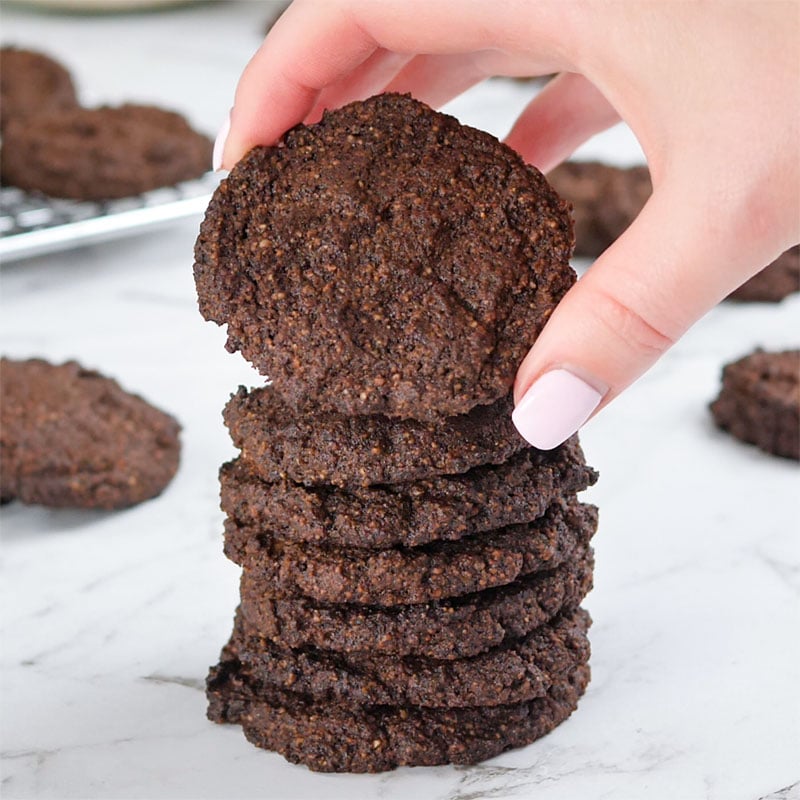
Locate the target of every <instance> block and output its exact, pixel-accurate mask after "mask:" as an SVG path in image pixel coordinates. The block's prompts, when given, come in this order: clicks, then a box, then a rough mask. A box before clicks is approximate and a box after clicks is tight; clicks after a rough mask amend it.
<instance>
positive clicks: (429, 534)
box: [220, 437, 597, 562]
mask: <svg viewBox="0 0 800 800" xmlns="http://www.w3.org/2000/svg"><path fill="white" fill-rule="evenodd" d="M596 479H597V473H596V472H595V471H594V470H593V469H591V467H588V466H586V462H585V460H584V456H583V451H582V450H581V447H580V444H579V443H578V439H577V437H572V438H571V439H569V440H568V441H567V442H565V443H564V444H563V445H561V446H560V447H558V448H556V449H554V450H549V451H541V450H536V449H534V448H529V449H527V450H523V451H522V452H521V453H518V454H517V455H515V456H513V457H512V458H511V459H510V460H509V461H507V462H506V463H505V464H501V465H499V466H487V467H475V468H474V469H472V470H470V471H469V472H466V473H464V474H463V475H446V476H440V477H437V478H431V479H430V480H425V481H412V482H408V483H399V484H391V485H381V486H370V487H368V488H362V487H351V488H347V489H332V488H330V487H313V488H307V487H304V486H300V485H299V484H295V483H293V482H291V481H288V480H286V479H284V480H281V481H277V482H275V483H265V482H264V481H262V480H260V479H259V478H258V477H256V476H255V475H253V473H252V471H251V470H250V469H249V465H248V464H247V463H246V462H244V461H242V460H241V459H236V460H235V461H231V462H229V463H227V464H224V465H223V466H222V468H221V470H220V484H221V487H222V492H221V494H222V509H223V511H225V512H226V513H227V514H228V515H229V516H230V517H231V519H232V520H234V521H235V522H236V523H237V525H236V527H230V528H229V530H228V532H227V535H226V542H225V547H226V552H227V554H228V556H229V557H230V558H231V559H233V560H234V561H237V562H241V561H242V560H243V559H244V558H245V554H246V552H247V550H248V548H249V547H251V546H252V545H251V544H250V538H251V536H250V529H251V528H254V527H255V528H261V529H263V530H265V531H269V533H270V534H271V535H272V536H273V537H275V538H276V539H281V540H285V541H295V542H310V543H322V544H327V545H333V546H341V547H347V548H370V549H381V548H386V547H393V546H395V545H403V546H406V547H414V546H417V545H422V544H426V543H427V542H431V541H436V540H455V539H460V538H462V537H463V536H470V535H472V534H476V533H480V532H481V531H489V530H494V529H496V528H502V527H505V526H507V525H514V524H516V523H521V522H530V521H531V520H533V519H536V518H537V517H540V516H541V515H542V514H543V513H544V512H545V509H546V508H547V507H548V506H549V505H550V504H551V503H552V502H553V501H555V500H556V499H558V498H559V497H565V498H568V497H570V496H572V495H574V494H575V492H579V491H582V490H583V489H585V488H587V487H588V486H591V485H592V484H594V482H595V480H596Z"/></svg>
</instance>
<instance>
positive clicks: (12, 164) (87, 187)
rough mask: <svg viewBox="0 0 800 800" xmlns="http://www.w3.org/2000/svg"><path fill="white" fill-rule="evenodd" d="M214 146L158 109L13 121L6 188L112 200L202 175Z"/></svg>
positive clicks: (5, 151) (0, 158)
mask: <svg viewBox="0 0 800 800" xmlns="http://www.w3.org/2000/svg"><path fill="white" fill-rule="evenodd" d="M210 164H211V142H210V140H209V139H207V138H206V137H205V136H202V135H201V134H199V133H197V132H195V131H194V130H192V129H191V128H190V127H189V125H188V124H187V122H186V120H185V119H184V118H183V117H182V116H180V114H175V113H173V112H171V111H165V110H163V109H160V108H155V107H153V106H137V105H123V106H119V107H118V108H111V107H108V106H103V107H102V108H93V109H88V108H75V109H67V110H63V111H56V112H52V113H48V114H40V115H38V116H36V117H33V118H30V119H27V120H24V121H22V120H11V121H10V122H9V124H8V126H7V127H6V129H5V130H4V131H3V148H2V153H1V154H0V172H1V173H2V179H3V182H4V183H6V184H9V185H12V186H19V187H20V188H21V189H25V190H27V191H37V192H42V193H44V194H47V195H51V196H52V197H70V198H75V199H78V200H107V199H112V198H118V197H127V196H130V195H137V194H141V193H142V192H146V191H148V190H149V189H155V188H157V187H159V186H170V185H172V184H175V183H179V182H180V181H185V180H189V179H191V178H197V177H199V176H200V175H203V174H204V173H205V172H206V171H207V170H208V169H209V168H210Z"/></svg>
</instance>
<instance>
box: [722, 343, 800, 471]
mask: <svg viewBox="0 0 800 800" xmlns="http://www.w3.org/2000/svg"><path fill="white" fill-rule="evenodd" d="M711 413H712V415H713V416H714V420H715V422H716V423H717V425H718V426H719V427H720V428H722V429H723V430H725V431H728V433H730V434H731V435H732V436H735V437H736V438H737V439H741V440H742V441H743V442H748V443H750V444H754V445H756V446H757V447H759V448H761V449H762V450H764V451H765V452H767V453H772V454H773V455H776V456H783V457H784V458H793V459H796V460H800V350H785V351H783V352H776V353H769V352H765V351H763V350H756V351H755V352H754V353H751V354H750V355H747V356H744V357H743V358H740V359H739V360H738V361H734V362H733V363H732V364H727V365H726V366H725V367H724V368H723V370H722V388H721V389H720V393H719V396H718V397H717V399H716V400H714V402H713V403H711Z"/></svg>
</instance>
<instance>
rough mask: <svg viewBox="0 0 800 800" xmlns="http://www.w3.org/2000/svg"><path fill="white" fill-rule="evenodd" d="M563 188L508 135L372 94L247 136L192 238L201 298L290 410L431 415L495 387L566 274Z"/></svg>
mask: <svg viewBox="0 0 800 800" xmlns="http://www.w3.org/2000/svg"><path fill="white" fill-rule="evenodd" d="M571 249H572V230H571V224H570V221H569V215H568V213H567V210H566V204H564V203H563V202H562V201H561V200H559V198H558V197H557V196H556V194H555V192H553V191H552V189H551V188H550V187H549V185H548V184H547V182H546V181H545V179H544V178H543V177H542V175H541V174H540V173H539V172H538V171H537V170H535V169H534V168H532V167H529V166H527V165H526V164H525V163H524V162H523V161H522V159H521V158H520V157H519V155H517V154H516V153H515V152H514V151H512V150H511V149H510V148H508V147H506V146H505V145H503V144H501V143H500V142H498V141H497V139H495V138H494V137H492V136H490V135H489V134H486V133H483V132H482V131H478V130H475V129H473V128H468V127H466V126H462V125H460V124H459V123H458V121H457V120H455V119H454V118H453V117H449V116H446V115H444V114H440V113H437V112H435V111H432V110H431V109H430V108H428V107H427V106H425V105H424V104H422V103H419V102H417V101H416V100H413V99H412V98H410V97H408V96H401V95H391V94H387V95H379V96H377V97H373V98H371V99H369V100H366V101H364V102H356V103H352V104H350V105H347V106H345V107H343V108H340V109H338V110H336V111H331V112H328V113H326V114H325V116H324V117H323V119H322V121H321V122H320V123H318V124H316V125H311V126H308V127H306V126H303V125H300V126H297V127H295V128H293V129H292V130H290V131H288V132H287V133H286V134H285V136H284V137H283V139H282V140H281V143H280V145H279V146H277V147H256V148H254V149H253V150H251V151H250V153H249V154H248V155H246V156H245V157H244V158H243V159H242V160H241V161H240V162H239V163H238V164H237V165H236V166H235V167H234V169H233V170H232V172H231V173H230V175H229V177H228V178H227V180H225V181H223V182H222V184H221V185H220V186H219V188H218V189H217V191H216V192H215V194H214V197H213V199H212V201H211V203H210V205H209V207H208V210H207V212H206V216H205V220H204V221H203V224H202V226H201V230H200V236H199V238H198V240H197V245H196V247H195V260H196V263H195V266H194V272H195V279H196V282H197V291H198V295H199V301H200V310H201V311H202V313H203V315H204V316H205V317H206V318H207V319H210V320H214V321H215V322H217V323H219V324H227V326H228V349H229V350H231V351H235V350H240V351H241V352H242V353H243V355H244V356H245V357H246V358H247V359H248V360H250V361H251V362H252V363H253V365H254V366H256V367H257V368H258V370H259V371H260V372H262V373H263V374H265V375H268V376H269V377H270V378H271V379H272V381H273V382H274V383H275V386H276V387H277V389H278V390H279V391H280V393H281V395H282V396H283V398H284V401H285V402H286V404H287V405H288V406H289V407H290V408H292V409H294V410H295V411H298V412H305V413H309V414H314V415H318V414H322V413H327V412H336V413H340V414H350V415H364V414H386V415H388V416H395V417H403V418H405V417H413V418H415V419H434V418H436V419H438V418H441V417H442V416H448V415H456V414H463V413H466V412H468V411H469V410H470V409H472V408H473V407H474V406H476V405H488V404H490V403H493V402H495V401H496V400H499V399H500V398H502V397H505V396H507V395H508V393H509V390H510V389H511V384H512V381H513V379H514V374H515V372H516V369H517V367H518V365H519V362H520V361H521V360H522V357H523V356H524V355H525V353H526V352H527V350H528V348H529V347H530V346H531V344H532V343H533V341H534V339H535V338H536V337H537V335H538V333H539V331H540V330H541V329H542V327H543V325H544V324H545V322H546V321H547V319H548V318H549V316H550V313H551V312H552V310H553V308H554V306H555V305H556V303H557V302H558V301H559V300H560V299H561V297H562V296H563V295H564V293H565V292H566V291H567V289H568V288H569V287H570V286H571V285H572V283H573V282H574V279H575V276H574V273H573V272H572V270H571V269H570V267H569V264H568V261H569V255H570V251H571Z"/></svg>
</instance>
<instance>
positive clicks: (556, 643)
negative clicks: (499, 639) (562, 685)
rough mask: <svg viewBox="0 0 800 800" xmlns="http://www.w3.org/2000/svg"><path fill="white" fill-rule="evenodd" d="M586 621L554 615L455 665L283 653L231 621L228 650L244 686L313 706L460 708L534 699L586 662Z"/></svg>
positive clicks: (573, 614)
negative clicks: (303, 698)
mask: <svg viewBox="0 0 800 800" xmlns="http://www.w3.org/2000/svg"><path fill="white" fill-rule="evenodd" d="M590 624H591V618H590V617H589V615H588V614H587V613H586V612H585V611H582V610H580V609H579V610H577V611H570V612H567V613H566V614H561V615H559V616H557V617H556V618H555V619H554V620H552V621H551V622H550V623H548V624H545V625H541V626H539V627H538V628H536V630H534V631H533V632H531V633H529V634H528V635H527V636H525V637H523V638H522V639H518V640H516V641H513V642H508V643H506V644H504V645H501V646H500V647H496V648H494V649H493V650H489V651H487V652H486V653H482V654H481V655H479V656H474V657H473V658H466V659H461V660H460V661H438V660H436V659H426V658H400V659H398V658H395V657H393V656H383V657H381V656H369V655H368V656H366V657H364V658H349V657H348V656H346V655H343V654H341V653H328V652H325V651H321V650H316V649H314V648H310V649H303V650H286V649H281V648H279V647H276V646H275V645H274V644H273V643H272V642H270V641H268V640H266V639H263V638H261V637H259V636H257V635H252V634H250V633H249V632H248V630H247V627H246V625H244V624H243V620H242V618H241V615H238V616H237V619H236V623H235V624H234V632H233V636H232V638H231V645H230V647H231V648H233V650H234V651H236V652H237V653H238V657H239V659H240V661H241V662H242V665H243V668H244V671H245V672H246V673H247V675H248V678H249V681H250V683H251V685H253V686H255V687H262V686H263V687H268V689H270V688H271V689H284V690H287V691H291V692H293V693H300V694H304V695H307V696H309V697H313V698H314V699H315V700H316V701H317V702H319V703H325V704H342V705H347V706H363V705H392V706H408V705H414V706H425V707H428V708H464V707H468V706H498V705H509V704H511V703H522V702H524V701H526V700H532V699H533V698H535V697H541V696H543V695H544V694H546V693H547V691H548V689H549V688H550V687H551V686H552V685H553V684H554V683H558V682H559V680H561V679H563V677H564V676H566V675H567V674H568V673H569V672H570V671H571V670H572V669H574V668H575V667H576V666H578V665H579V664H585V663H586V662H587V661H588V660H589V653H590V647H589V640H588V638H587V635H586V634H587V631H588V629H589V626H590Z"/></svg>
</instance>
